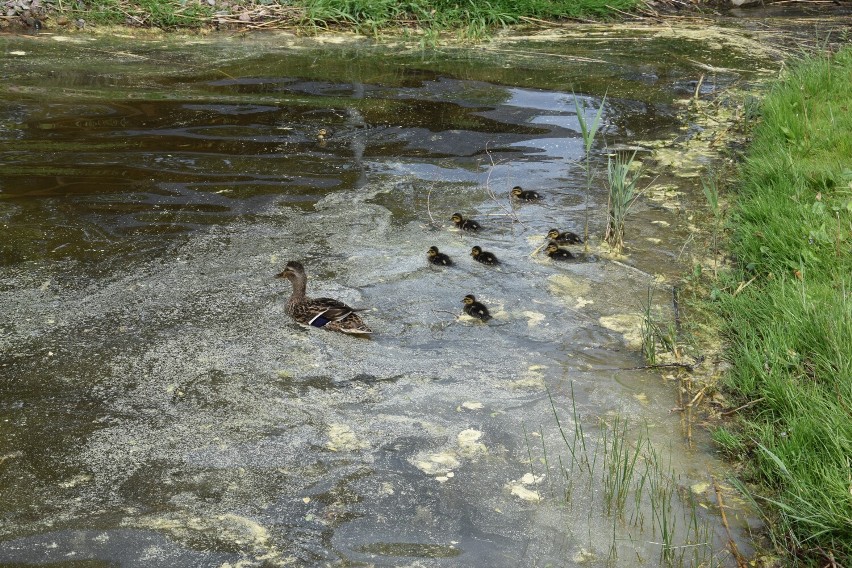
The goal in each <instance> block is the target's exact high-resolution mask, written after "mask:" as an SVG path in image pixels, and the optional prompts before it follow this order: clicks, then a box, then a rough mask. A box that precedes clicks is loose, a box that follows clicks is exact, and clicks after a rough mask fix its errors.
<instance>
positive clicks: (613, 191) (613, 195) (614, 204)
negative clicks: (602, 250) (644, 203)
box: [604, 152, 642, 252]
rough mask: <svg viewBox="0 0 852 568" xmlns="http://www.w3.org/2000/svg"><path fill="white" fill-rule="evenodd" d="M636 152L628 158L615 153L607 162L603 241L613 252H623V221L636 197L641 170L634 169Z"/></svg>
mask: <svg viewBox="0 0 852 568" xmlns="http://www.w3.org/2000/svg"><path fill="white" fill-rule="evenodd" d="M635 158H636V152H633V153H632V154H631V155H630V156H629V157H627V156H626V154H622V153H619V152H616V153H615V154H614V155H612V156H610V157H609V161H608V162H607V181H608V182H609V183H608V185H609V203H608V209H609V220H608V222H607V225H606V233H605V234H604V240H606V242H607V244H609V246H610V247H612V249H613V250H614V251H615V252H621V251H622V250H624V221H625V219H627V213H628V211H630V207H631V206H632V205H633V203H634V202H635V201H636V198H637V197H638V194H637V191H636V183H637V182H638V181H639V177H640V176H641V175H642V169H641V168H639V169H634V168H633V162H634V159H635Z"/></svg>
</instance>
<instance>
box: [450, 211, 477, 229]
mask: <svg viewBox="0 0 852 568" xmlns="http://www.w3.org/2000/svg"><path fill="white" fill-rule="evenodd" d="M451 219H452V220H453V223H455V225H456V227H458V228H459V229H461V230H462V231H478V230H480V229H481V228H482V227H481V226H480V225H479V223H477V222H476V221H474V220H473V219H465V218H464V217H462V216H461V214H460V213H453V216H452V217H451Z"/></svg>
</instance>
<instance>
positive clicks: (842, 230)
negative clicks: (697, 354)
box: [716, 48, 852, 566]
mask: <svg viewBox="0 0 852 568" xmlns="http://www.w3.org/2000/svg"><path fill="white" fill-rule="evenodd" d="M740 179H741V181H740V182H739V187H738V195H737V198H736V203H735V205H734V208H733V211H732V213H731V216H730V228H731V231H732V253H733V256H734V258H735V260H736V263H737V266H738V269H737V270H736V271H735V272H734V273H733V274H731V275H730V281H728V282H727V283H726V287H725V288H726V292H725V293H723V294H722V295H721V298H720V304H719V305H720V307H721V311H722V318H723V320H724V321H726V324H725V325H726V335H727V339H728V341H729V347H728V349H729V351H728V358H729V360H730V362H731V364H732V368H731V370H730V373H729V375H728V377H727V387H728V388H729V392H731V393H733V395H734V396H735V397H736V398H737V400H736V401H735V404H736V406H743V408H741V409H740V410H739V411H738V412H737V416H738V419H737V420H736V421H735V422H734V423H733V424H732V425H731V426H729V427H726V428H723V429H720V430H718V431H717V432H716V439H717V441H718V442H720V443H721V444H722V446H723V447H724V448H725V450H726V451H727V452H728V453H729V454H730V455H732V456H733V457H735V458H736V459H738V460H740V463H741V465H742V468H743V471H742V473H743V475H742V478H743V479H745V480H747V481H749V482H754V483H757V484H758V485H759V486H760V487H761V489H758V490H757V491H756V494H759V495H761V496H759V497H755V499H756V502H757V504H758V505H759V507H760V508H761V510H762V511H763V512H764V513H765V515H766V517H767V519H768V520H770V521H771V524H770V525H769V526H770V527H771V531H772V535H773V538H774V539H775V541H776V544H778V545H779V548H784V549H787V550H790V551H791V552H792V554H793V556H792V558H790V559H789V564H793V563H794V562H795V563H798V564H800V565H804V566H835V565H840V566H852V49H850V48H846V49H845V50H843V51H841V52H840V53H837V54H835V55H833V56H827V55H826V56H819V57H816V56H815V57H811V58H808V59H807V60H805V61H803V62H800V63H797V64H796V65H795V66H794V67H793V68H792V69H791V70H790V71H789V73H787V75H786V78H785V79H784V80H783V81H781V82H780V83H779V84H778V85H777V86H776V87H775V88H773V89H772V91H771V92H770V93H769V94H768V96H767V98H766V100H765V102H764V104H763V108H762V119H761V122H760V124H759V125H758V126H757V127H756V129H755V131H754V137H753V141H752V144H751V146H750V149H749V151H748V154H747V159H746V161H745V163H744V164H743V166H742V171H741V178H740Z"/></svg>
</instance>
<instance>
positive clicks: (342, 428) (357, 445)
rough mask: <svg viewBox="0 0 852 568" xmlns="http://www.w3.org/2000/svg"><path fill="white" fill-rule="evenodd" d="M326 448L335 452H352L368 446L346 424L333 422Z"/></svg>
mask: <svg viewBox="0 0 852 568" xmlns="http://www.w3.org/2000/svg"><path fill="white" fill-rule="evenodd" d="M325 447H326V448H328V449H329V450H331V451H333V452H341V451H345V452H351V451H355V450H360V449H362V448H365V447H367V444H366V443H365V442H362V441H361V440H359V439H358V437H357V436H356V435H355V432H353V431H352V428H350V427H349V426H347V425H346V424H331V425H330V426H329V429H328V443H327V444H326V445H325Z"/></svg>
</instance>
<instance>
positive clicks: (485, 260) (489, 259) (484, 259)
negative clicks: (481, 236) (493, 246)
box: [470, 246, 500, 266]
mask: <svg viewBox="0 0 852 568" xmlns="http://www.w3.org/2000/svg"><path fill="white" fill-rule="evenodd" d="M470 256H472V257H473V260H475V261H476V262H481V263H482V264H488V265H491V266H493V265H495V264H500V261H499V260H497V257H496V256H494V254H493V253H490V252H487V251H484V250H482V247H480V246H475V247H473V248H472V249H470Z"/></svg>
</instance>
